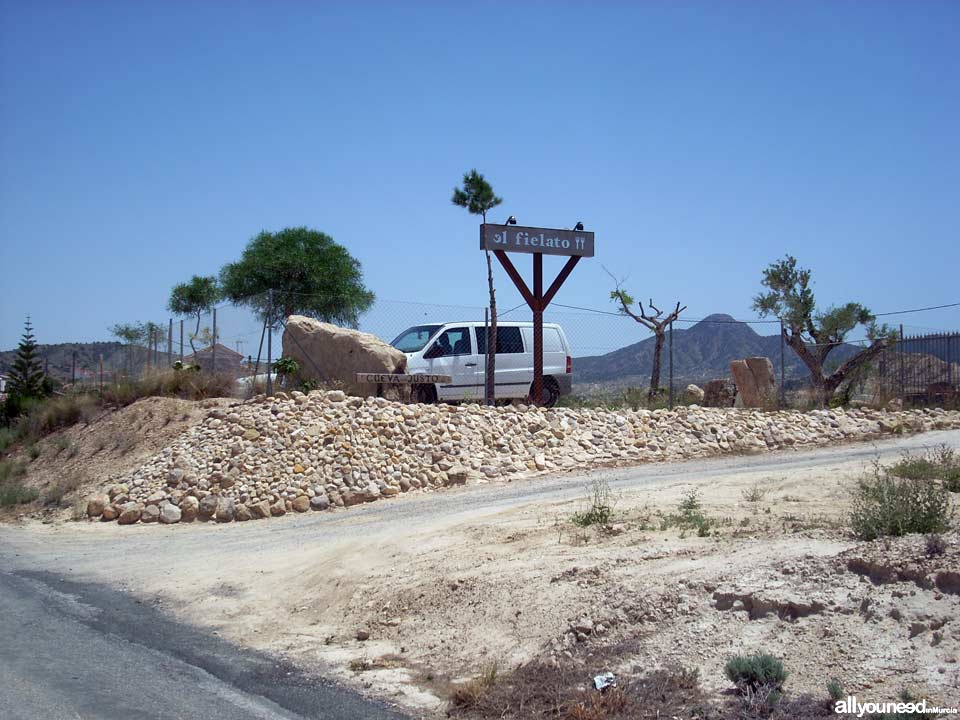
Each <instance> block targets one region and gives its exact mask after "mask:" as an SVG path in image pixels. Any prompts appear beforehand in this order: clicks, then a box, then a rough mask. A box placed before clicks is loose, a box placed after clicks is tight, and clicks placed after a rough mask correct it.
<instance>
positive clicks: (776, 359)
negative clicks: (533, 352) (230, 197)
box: [61, 297, 960, 404]
mask: <svg viewBox="0 0 960 720" xmlns="http://www.w3.org/2000/svg"><path fill="white" fill-rule="evenodd" d="M478 299H479V298H478ZM484 299H485V298H484ZM251 301H253V302H248V303H242V304H230V303H222V304H220V305H218V306H217V307H216V308H212V309H211V310H210V311H208V312H202V313H201V314H200V316H199V317H197V316H188V317H173V318H171V317H169V316H167V317H163V316H158V317H155V318H154V319H153V320H152V321H149V322H141V323H138V324H137V326H138V327H139V328H140V329H141V330H142V335H141V336H140V338H139V339H136V340H134V341H131V342H127V343H126V344H124V345H123V346H119V345H116V344H114V345H111V346H109V347H107V346H105V350H104V352H103V353H102V354H100V356H99V357H96V356H89V355H88V356H87V357H86V358H83V359H82V361H77V359H76V358H75V361H74V367H73V368H72V369H71V370H72V375H73V377H75V379H76V382H78V383H84V384H96V383H98V382H101V383H102V382H112V381H116V380H117V379H119V378H124V377H140V376H142V375H143V374H144V373H147V372H151V371H153V370H155V369H168V368H170V367H171V365H173V364H174V363H176V362H177V361H182V362H183V363H184V364H189V365H199V366H200V367H201V368H203V369H204V370H208V371H213V372H217V373H224V374H230V375H233V376H234V377H236V378H243V377H247V378H250V377H251V376H258V377H259V376H263V377H264V379H267V378H268V375H267V368H269V367H270V365H271V363H272V362H273V361H275V360H276V359H278V358H279V357H280V356H281V355H282V352H283V351H282V334H283V325H282V321H277V322H275V323H273V325H272V327H271V323H270V322H265V321H264V317H263V315H264V313H263V310H264V307H265V306H267V305H268V303H267V302H266V301H265V299H264V298H263V297H259V298H251ZM485 309H486V308H485V307H484V304H483V302H482V300H481V301H480V302H478V303H477V304H475V305H450V304H440V303H431V302H417V301H412V300H391V299H379V298H378V299H377V301H376V302H375V303H374V304H373V306H372V307H370V308H369V309H368V310H366V311H364V312H362V313H360V314H359V315H358V316H357V318H356V326H357V327H358V329H360V330H362V331H365V332H369V333H372V334H374V335H376V336H378V337H380V338H381V339H383V340H384V341H386V342H390V341H391V340H393V339H394V338H395V337H397V336H398V335H399V334H400V333H401V332H402V331H403V330H405V329H406V328H409V327H411V326H413V325H420V324H427V323H441V322H455V321H468V320H473V321H482V320H483V318H484V311H485ZM258 310H259V312H258ZM282 314H283V313H280V312H278V313H274V315H275V316H276V317H278V318H279V317H282ZM498 315H499V318H500V320H504V321H507V320H510V321H517V320H520V321H529V320H530V319H531V314H530V311H529V309H528V308H527V306H526V304H520V305H515V306H506V307H504V306H503V305H501V307H500V308H499V313H498ZM117 319H118V320H123V318H117ZM544 322H547V323H557V324H559V325H561V326H562V327H563V329H564V332H565V334H566V336H567V339H568V342H569V344H570V349H571V354H572V356H573V358H574V367H573V371H574V389H575V392H577V393H579V394H607V395H608V396H620V395H622V393H623V392H624V391H625V390H626V389H627V388H630V387H633V388H641V389H643V390H645V389H646V387H647V384H648V382H649V367H640V366H636V367H635V370H631V371H628V372H624V373H621V374H620V375H619V379H617V380H613V381H607V382H597V383H592V382H590V381H589V380H588V379H587V378H584V376H583V375H579V376H578V362H577V359H578V358H585V357H587V356H599V355H604V354H606V353H610V352H612V351H614V350H621V349H623V348H625V347H627V346H630V345H633V344H635V343H638V342H641V341H643V340H647V339H650V338H652V333H651V332H650V331H649V330H647V329H646V328H644V327H643V326H641V325H640V324H638V323H636V322H635V321H633V320H632V319H630V318H629V317H626V316H624V315H622V314H620V313H618V312H616V310H615V308H610V310H597V309H588V308H574V307H571V306H564V305H559V304H554V305H551V306H550V307H549V308H548V309H547V310H546V312H545V313H544ZM696 322H718V323H731V322H737V323H739V322H740V321H733V320H731V319H726V320H714V321H711V320H709V319H707V320H702V321H700V320H693V319H682V320H681V321H678V323H677V327H676V328H675V330H680V329H686V328H689V327H690V326H691V325H692V324H694V323H696ZM746 324H749V325H756V326H757V328H756V329H757V330H759V331H760V333H761V334H763V335H765V336H767V337H766V339H767V340H768V341H770V343H769V347H768V348H767V349H766V351H765V352H764V353H763V354H766V355H767V356H768V357H769V358H770V360H771V361H772V362H773V365H774V371H775V374H776V375H777V379H778V384H779V385H780V393H779V396H780V400H781V402H786V404H791V402H795V401H796V400H795V398H798V397H804V396H805V394H810V381H809V376H808V374H807V372H806V370H805V368H803V367H801V366H799V365H798V364H797V360H796V358H795V357H794V355H793V353H792V350H790V349H789V347H784V345H783V343H781V342H780V339H779V338H776V337H775V336H776V334H778V331H779V324H778V323H777V322H776V321H774V322H773V323H771V322H770V321H760V322H759V323H758V322H752V323H746ZM671 345H672V343H671V342H670V340H669V339H668V341H667V342H666V343H665V344H664V348H663V355H662V358H661V360H662V372H661V387H662V388H663V390H664V391H665V394H669V395H672V396H673V397H674V398H680V397H681V396H682V394H683V390H684V389H685V388H686V386H687V385H688V384H689V383H698V384H702V383H703V382H705V381H707V380H710V379H713V378H714V377H729V369H728V368H724V369H723V371H722V372H721V371H719V370H714V371H713V372H712V373H711V372H709V371H708V370H707V369H703V370H702V371H701V372H700V373H699V374H697V376H692V375H690V374H689V373H688V372H686V373H685V372H681V370H680V369H679V368H674V364H673V352H672V348H671ZM785 357H786V368H784V358H785ZM631 362H632V361H631ZM958 362H960V333H938V334H932V335H929V334H928V335H913V336H905V337H903V340H902V341H901V342H899V343H897V344H896V345H894V346H892V347H891V348H888V349H887V350H886V351H884V352H883V353H882V354H881V355H880V357H879V358H878V360H877V361H875V362H874V363H873V364H872V366H871V368H870V369H869V373H868V375H869V377H864V378H859V379H858V383H859V384H858V387H857V392H856V395H857V396H859V397H860V398H863V399H867V398H868V396H869V399H870V400H871V401H874V402H876V401H886V400H887V399H890V398H894V397H899V398H903V399H904V400H905V401H906V402H911V403H916V404H920V403H923V404H929V403H937V404H940V403H943V402H944V401H947V402H949V401H950V400H951V398H954V397H955V396H956V393H957V388H958V384H960V366H958ZM688 364H689V363H688ZM791 364H792V367H791ZM579 367H581V368H582V367H584V364H579ZM61 371H62V369H61ZM714 373H715V374H714ZM671 390H672V393H671V392H670V391H671ZM791 398H794V400H791Z"/></svg>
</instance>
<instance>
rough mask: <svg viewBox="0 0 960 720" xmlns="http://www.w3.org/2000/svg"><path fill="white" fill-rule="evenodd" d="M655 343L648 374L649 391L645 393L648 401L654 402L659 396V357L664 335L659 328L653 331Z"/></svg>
mask: <svg viewBox="0 0 960 720" xmlns="http://www.w3.org/2000/svg"><path fill="white" fill-rule="evenodd" d="M654 335H655V336H656V341H655V343H654V346H653V370H652V371H651V373H650V391H649V392H648V393H647V399H648V400H655V399H656V397H657V395H659V394H660V355H661V353H662V351H663V340H664V337H665V333H664V332H663V329H662V328H660V329H658V330H655V331H654Z"/></svg>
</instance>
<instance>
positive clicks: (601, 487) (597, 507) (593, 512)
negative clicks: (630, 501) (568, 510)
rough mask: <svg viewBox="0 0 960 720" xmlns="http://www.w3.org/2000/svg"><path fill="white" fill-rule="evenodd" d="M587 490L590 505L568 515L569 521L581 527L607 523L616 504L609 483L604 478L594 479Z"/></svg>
mask: <svg viewBox="0 0 960 720" xmlns="http://www.w3.org/2000/svg"><path fill="white" fill-rule="evenodd" d="M588 491H589V493H590V507H589V508H587V509H586V510H582V511H578V512H575V513H574V514H573V515H572V516H571V517H570V522H572V523H573V524H574V525H576V526H577V527H582V528H585V527H590V526H591V525H601V526H603V525H609V524H610V520H611V518H612V517H613V507H614V505H615V504H616V499H615V498H614V496H613V491H612V490H611V489H610V485H609V484H608V483H607V481H606V480H594V481H593V482H592V483H591V485H590V487H589V488H588Z"/></svg>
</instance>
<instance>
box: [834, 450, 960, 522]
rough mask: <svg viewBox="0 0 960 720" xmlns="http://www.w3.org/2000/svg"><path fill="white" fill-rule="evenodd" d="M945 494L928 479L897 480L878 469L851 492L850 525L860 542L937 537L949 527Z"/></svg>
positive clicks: (948, 500)
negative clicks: (925, 535) (918, 535)
mask: <svg viewBox="0 0 960 720" xmlns="http://www.w3.org/2000/svg"><path fill="white" fill-rule="evenodd" d="M952 518H953V508H952V507H951V504H950V495H949V491H948V490H947V489H946V488H945V487H944V486H943V484H942V483H941V482H938V481H937V480H932V479H929V478H922V479H908V478H900V477H897V476H895V475H893V474H891V473H890V472H888V471H887V470H886V469H884V468H882V467H880V466H879V465H875V466H874V470H873V474H872V475H867V476H865V477H863V478H861V480H860V482H859V483H858V484H857V488H856V490H855V491H854V497H853V512H852V513H851V516H850V524H851V528H852V529H853V532H854V534H856V535H857V537H859V538H861V539H863V540H873V539H875V538H878V537H884V536H888V535H892V536H900V535H907V534H910V533H940V532H944V531H945V530H947V529H948V528H949V527H950V524H951V521H952Z"/></svg>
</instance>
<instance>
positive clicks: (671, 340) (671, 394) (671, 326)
mask: <svg viewBox="0 0 960 720" xmlns="http://www.w3.org/2000/svg"><path fill="white" fill-rule="evenodd" d="M669 347H670V354H669V357H670V409H671V410H673V320H671V321H670V345H669Z"/></svg>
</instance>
